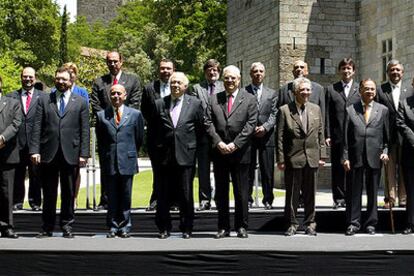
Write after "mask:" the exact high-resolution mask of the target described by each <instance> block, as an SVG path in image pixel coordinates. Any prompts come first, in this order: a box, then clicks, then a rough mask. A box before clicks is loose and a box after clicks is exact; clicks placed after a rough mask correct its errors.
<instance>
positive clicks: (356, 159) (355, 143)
mask: <svg viewBox="0 0 414 276" xmlns="http://www.w3.org/2000/svg"><path fill="white" fill-rule="evenodd" d="M373 103H374V104H373V106H372V110H371V113H370V116H369V119H368V123H365V119H364V108H363V106H362V103H361V102H358V103H355V104H353V105H351V106H349V107H348V108H347V116H346V119H345V128H344V133H345V139H344V151H343V157H342V161H344V160H349V161H350V163H351V168H352V167H354V168H359V167H362V166H363V165H364V160H367V162H368V165H369V166H370V167H371V168H372V169H379V168H381V160H380V155H381V154H382V153H384V154H388V140H389V132H388V122H389V120H388V108H387V107H386V106H384V105H382V104H379V103H377V102H373Z"/></svg>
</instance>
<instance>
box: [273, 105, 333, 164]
mask: <svg viewBox="0 0 414 276" xmlns="http://www.w3.org/2000/svg"><path fill="white" fill-rule="evenodd" d="M306 110H307V116H308V127H307V132H305V130H304V128H303V125H302V122H301V120H300V115H299V113H298V110H297V108H296V103H295V102H291V103H289V104H287V105H284V106H281V107H280V109H279V113H278V119H277V150H276V162H277V163H284V164H285V166H286V167H288V168H303V167H305V166H306V164H308V165H309V167H311V168H317V167H318V166H319V160H321V159H324V158H326V149H325V137H324V134H323V132H324V131H323V119H322V114H321V109H320V108H319V106H318V105H316V104H313V103H311V102H308V103H307V104H306Z"/></svg>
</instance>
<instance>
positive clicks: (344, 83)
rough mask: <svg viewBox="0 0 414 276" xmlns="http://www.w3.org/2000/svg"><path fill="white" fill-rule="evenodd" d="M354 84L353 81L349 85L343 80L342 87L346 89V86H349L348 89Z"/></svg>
mask: <svg viewBox="0 0 414 276" xmlns="http://www.w3.org/2000/svg"><path fill="white" fill-rule="evenodd" d="M353 82H354V80H353V79H351V80H350V81H349V82H348V83H346V82H344V81H343V80H341V83H342V87H344V88H345V86H348V88H351V86H352V83H353Z"/></svg>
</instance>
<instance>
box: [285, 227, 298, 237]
mask: <svg viewBox="0 0 414 276" xmlns="http://www.w3.org/2000/svg"><path fill="white" fill-rule="evenodd" d="M294 235H296V227H294V226H290V227H289V228H288V230H286V232H285V236H288V237H291V236H294Z"/></svg>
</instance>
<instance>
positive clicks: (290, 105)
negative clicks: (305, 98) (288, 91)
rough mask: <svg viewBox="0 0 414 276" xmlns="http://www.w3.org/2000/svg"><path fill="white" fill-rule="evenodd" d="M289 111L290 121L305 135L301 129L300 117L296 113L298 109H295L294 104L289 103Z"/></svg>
mask: <svg viewBox="0 0 414 276" xmlns="http://www.w3.org/2000/svg"><path fill="white" fill-rule="evenodd" d="M289 110H290V116H291V117H292V119H293V120H294V121H295V122H296V123H297V124H298V125H299V126H300V129H301V130H302V131H303V132H304V133H305V130H304V129H303V125H302V121H301V120H300V115H299V112H298V109H297V108H296V103H295V102H290V103H289Z"/></svg>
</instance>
